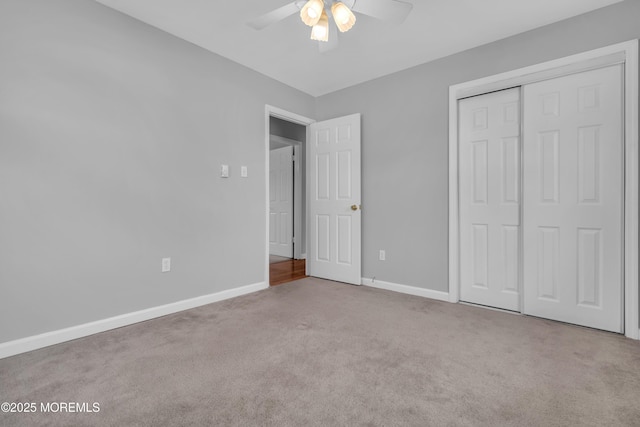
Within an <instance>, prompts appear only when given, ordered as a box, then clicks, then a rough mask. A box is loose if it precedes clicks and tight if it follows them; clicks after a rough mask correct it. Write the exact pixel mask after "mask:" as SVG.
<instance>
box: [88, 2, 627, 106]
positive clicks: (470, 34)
mask: <svg viewBox="0 0 640 427" xmlns="http://www.w3.org/2000/svg"><path fill="white" fill-rule="evenodd" d="M97 1H98V2H100V3H103V4H105V5H107V6H109V7H112V8H114V9H116V10H119V11H121V12H123V13H126V14H127V15H130V16H132V17H134V18H137V19H139V20H140V21H143V22H146V23H148V24H151V25H153V26H155V27H157V28H160V29H162V30H164V31H166V32H168V33H171V34H173V35H175V36H178V37H180V38H182V39H184V40H187V41H190V42H192V43H194V44H196V45H198V46H201V47H203V48H205V49H207V50H210V51H212V52H215V53H217V54H219V55H221V56H224V57H226V58H229V59H231V60H233V61H235V62H238V63H240V64H243V65H245V66H247V67H249V68H252V69H254V70H256V71H258V72H260V73H262V74H265V75H267V76H269V77H271V78H273V79H275V80H278V81H280V82H282V83H285V84H287V85H289V86H292V87H294V88H297V89H299V90H301V91H303V92H306V93H308V94H310V95H313V96H320V95H324V94H326V93H330V92H333V91H336V90H339V89H343V88H345V87H349V86H352V85H355V84H358V83H362V82H365V81H367V80H371V79H374V78H377V77H381V76H384V75H386V74H390V73H393V72H396V71H400V70H403V69H406V68H409V67H412V66H415V65H418V64H422V63H425V62H428V61H432V60H434V59H437V58H442V57H444V56H448V55H451V54H454V53H456V52H461V51H463V50H467V49H470V48H472V47H475V46H479V45H483V44H486V43H489V42H492V41H495V40H499V39H502V38H505V37H508V36H511V35H514V34H518V33H521V32H524V31H527V30H531V29H534V28H537V27H540V26H543V25H546V24H550V23H552V22H556V21H560V20H562V19H566V18H569V17H572V16H575V15H579V14H582V13H585V12H588V11H591V10H594V9H598V8H601V7H604V6H608V5H611V4H613V3H618V2H619V1H622V0H534V1H532V0H482V1H479V0H405V1H407V2H409V3H412V4H413V10H412V11H411V13H410V15H409V17H408V18H407V19H406V21H405V22H404V23H402V24H400V25H398V24H391V23H388V22H384V21H380V20H377V19H374V18H371V17H368V16H365V15H362V14H356V16H357V22H356V25H355V26H354V27H353V29H352V30H351V31H349V32H347V33H343V34H340V43H339V45H338V47H337V48H336V49H333V50H331V51H329V52H325V53H320V52H319V50H318V47H317V43H319V42H314V41H311V40H310V39H309V33H310V28H309V27H307V26H306V25H304V24H303V23H302V21H301V20H300V18H299V15H298V14H294V15H292V16H290V17H288V18H286V19H285V20H283V21H280V22H278V23H276V24H274V25H271V26H269V27H267V28H265V29H264V30H261V31H256V30H254V29H253V28H251V27H249V26H248V25H246V22H247V21H249V20H251V19H253V18H256V17H258V16H260V15H262V14H264V13H267V12H269V11H271V10H272V9H275V8H278V7H280V6H283V5H285V4H287V3H290V2H292V1H293V0H224V1H223V0H97ZM358 1H367V0H358ZM331 25H333V22H331Z"/></svg>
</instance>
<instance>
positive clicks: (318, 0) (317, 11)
mask: <svg viewBox="0 0 640 427" xmlns="http://www.w3.org/2000/svg"><path fill="white" fill-rule="evenodd" d="M323 13H324V1H323V0H309V1H308V2H307V3H306V4H305V5H304V6H303V7H302V9H301V10H300V19H302V22H304V23H305V24H307V25H308V26H310V27H313V26H314V25H316V24H317V23H318V21H319V20H320V18H321V17H322V14H323Z"/></svg>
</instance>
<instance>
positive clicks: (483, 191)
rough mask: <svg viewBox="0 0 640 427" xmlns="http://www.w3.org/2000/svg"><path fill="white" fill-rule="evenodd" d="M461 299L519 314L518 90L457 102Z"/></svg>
mask: <svg viewBox="0 0 640 427" xmlns="http://www.w3.org/2000/svg"><path fill="white" fill-rule="evenodd" d="M459 139H460V147H459V153H460V154H459V161H460V168H459V170H460V181H459V182H460V189H459V197H460V200H459V206H460V300H461V301H467V302H472V303H475V304H482V305H488V306H492V307H498V308H502V309H505V310H514V311H518V310H519V309H520V294H519V289H520V287H519V276H520V274H519V273H520V269H519V265H520V260H519V253H520V249H519V248H520V89H519V88H515V89H508V90H503V91H499V92H494V93H489V94H486V95H480V96H475V97H472V98H467V99H463V100H461V101H460V103H459Z"/></svg>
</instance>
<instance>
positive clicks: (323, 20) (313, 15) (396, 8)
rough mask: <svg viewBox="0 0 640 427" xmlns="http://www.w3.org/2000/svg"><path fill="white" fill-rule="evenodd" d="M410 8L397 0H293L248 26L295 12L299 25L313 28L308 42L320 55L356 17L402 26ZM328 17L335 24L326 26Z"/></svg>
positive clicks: (258, 27) (259, 25)
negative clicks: (300, 23) (318, 42)
mask: <svg viewBox="0 0 640 427" xmlns="http://www.w3.org/2000/svg"><path fill="white" fill-rule="evenodd" d="M412 8H413V5H412V4H411V3H407V2H404V1H400V0H296V1H294V2H292V3H288V4H286V5H284V6H282V7H279V8H277V9H274V10H272V11H271V12H268V13H266V14H264V15H262V16H259V17H257V18H255V19H253V20H251V21H249V22H248V23H247V24H248V25H249V26H250V27H252V28H254V29H256V30H262V29H263V28H266V27H268V26H269V25H271V24H274V23H276V22H278V21H281V20H283V19H285V18H287V17H289V16H291V15H293V14H295V13H297V12H299V13H300V18H301V19H302V22H304V23H305V24H306V25H308V26H310V27H312V29H311V39H312V40H318V41H320V42H324V43H320V44H319V47H320V51H321V52H325V51H327V50H330V49H332V48H334V47H335V46H336V45H337V44H338V32H337V30H340V32H343V33H344V32H346V31H349V30H350V29H351V27H353V25H354V24H355V22H356V16H355V15H354V14H353V12H358V13H362V14H364V15H368V16H372V17H374V18H378V19H382V20H385V21H390V22H394V23H398V24H399V23H401V22H402V21H404V20H405V18H406V17H407V16H408V15H409V12H411V9H412ZM329 16H331V17H332V18H333V22H334V23H335V25H329Z"/></svg>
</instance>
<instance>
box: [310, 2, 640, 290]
mask: <svg viewBox="0 0 640 427" xmlns="http://www.w3.org/2000/svg"><path fill="white" fill-rule="evenodd" d="M639 17H640V2H638V1H635V0H634V1H630V0H627V1H625V2H622V3H619V4H617V5H613V6H610V7H607V8H604V9H600V10H597V11H594V12H592V13H588V14H585V15H581V16H578V17H576V18H573V19H569V20H567V21H563V22H560V23H556V24H552V25H549V26H546V27H543V28H539V29H536V30H533V31H530V32H527V33H523V34H520V35H517V36H514V37H510V38H507V39H504V40H501V41H498V42H495V43H491V44H488V45H485V46H481V47H478V48H475V49H471V50H469V51H466V52H462V53H460V54H456V55H453V56H450V57H447V58H444V59H441V60H438V61H434V62H430V63H427V64H424V65H420V66H417V67H414V68H411V69H409V70H405V71H402V72H399V73H395V74H392V75H389V76H386V77H382V78H380V79H377V80H374V81H371V82H367V83H364V84H361V85H358V86H354V87H351V88H347V89H344V90H341V91H338V92H335V93H332V94H328V95H326V96H323V97H320V98H318V99H317V119H318V120H324V119H328V118H332V117H336V116H342V115H346V114H351V113H362V141H363V148H362V170H363V172H362V173H363V198H362V203H363V212H362V220H363V276H364V277H374V276H375V277H376V279H378V280H383V281H389V282H393V283H400V284H405V285H411V286H416V287H421V288H427V289H434V290H439V291H447V290H448V283H447V281H448V260H447V251H448V229H447V224H448V187H447V182H448V88H449V86H450V85H453V84H457V83H461V82H465V81H469V80H473V79H477V78H480V77H485V76H489V75H493V74H497V73H501V72H505V71H509V70H513V69H517V68H521V67H524V66H528V65H532V64H536V63H540V62H544V61H548V60H552V59H556V58H560V57H563V56H567V55H571V54H575V53H578V52H582V51H586V50H590V49H595V48H598V47H602V46H606V45H610V44H614V43H618V42H622V41H627V40H630V39H635V38H640V24H639V20H638V19H639ZM434 43H437V41H434ZM380 249H385V250H386V251H387V253H386V258H387V260H386V261H378V250H380Z"/></svg>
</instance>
